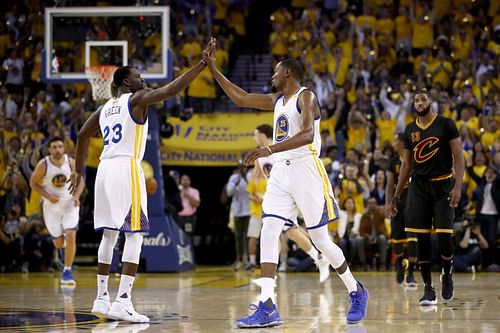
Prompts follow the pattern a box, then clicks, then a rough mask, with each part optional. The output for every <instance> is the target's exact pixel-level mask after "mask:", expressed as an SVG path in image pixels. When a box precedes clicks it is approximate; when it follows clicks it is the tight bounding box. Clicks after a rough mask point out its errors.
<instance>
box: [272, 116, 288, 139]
mask: <svg viewBox="0 0 500 333" xmlns="http://www.w3.org/2000/svg"><path fill="white" fill-rule="evenodd" d="M289 129H290V122H289V120H288V117H287V116H286V114H280V115H279V117H278V120H277V121H276V130H275V131H274V132H275V135H274V139H275V141H276V142H282V141H285V140H286V139H287V138H288V131H289Z"/></svg>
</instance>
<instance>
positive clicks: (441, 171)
mask: <svg viewBox="0 0 500 333" xmlns="http://www.w3.org/2000/svg"><path fill="white" fill-rule="evenodd" d="M458 137H459V134H458V129H457V125H456V124H455V122H454V121H453V120H451V119H450V118H446V117H443V116H440V115H436V116H434V119H433V120H432V121H431V122H430V123H428V124H427V125H426V126H422V125H420V124H419V123H417V119H415V120H414V121H412V122H411V123H409V124H408V125H407V126H406V128H405V149H408V150H410V152H411V156H412V160H413V161H412V175H415V176H418V177H422V178H429V179H432V178H436V177H441V176H445V175H449V174H450V173H451V170H452V167H453V155H452V153H451V146H450V140H453V139H455V138H458Z"/></svg>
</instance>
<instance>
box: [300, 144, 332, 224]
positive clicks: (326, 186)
mask: <svg viewBox="0 0 500 333" xmlns="http://www.w3.org/2000/svg"><path fill="white" fill-rule="evenodd" d="M308 148H309V151H310V152H311V153H312V156H313V160H314V164H315V166H316V170H317V171H318V173H319V176H320V177H321V183H322V185H323V196H324V198H325V211H324V214H323V216H322V218H321V221H320V222H319V224H318V225H316V226H313V227H308V228H307V229H315V228H319V227H321V226H323V225H325V224H328V223H330V222H333V221H335V220H337V219H338V218H339V214H338V208H337V205H336V203H335V201H334V200H333V196H332V195H331V185H330V182H329V181H328V176H327V174H326V170H325V167H324V165H323V163H322V162H321V160H320V159H319V158H318V153H317V150H316V147H315V146H314V145H313V144H309V145H308Z"/></svg>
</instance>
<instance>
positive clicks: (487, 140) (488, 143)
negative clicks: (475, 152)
mask: <svg viewBox="0 0 500 333" xmlns="http://www.w3.org/2000/svg"><path fill="white" fill-rule="evenodd" d="M498 139H500V129H498V130H497V131H496V132H493V133H492V132H484V133H483V135H481V145H482V146H483V148H485V149H488V150H489V149H491V147H492V146H493V144H494V143H495V142H496V141H497V140H498Z"/></svg>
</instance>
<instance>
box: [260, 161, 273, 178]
mask: <svg viewBox="0 0 500 333" xmlns="http://www.w3.org/2000/svg"><path fill="white" fill-rule="evenodd" d="M272 168H273V165H272V164H271V163H264V165H263V166H262V171H263V172H264V175H266V177H267V178H269V176H270V175H271V169H272Z"/></svg>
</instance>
